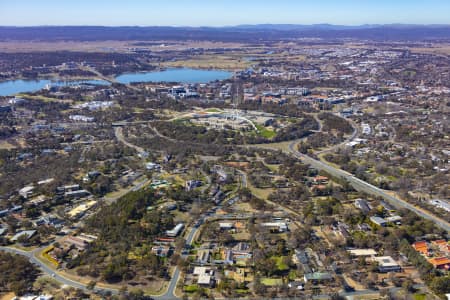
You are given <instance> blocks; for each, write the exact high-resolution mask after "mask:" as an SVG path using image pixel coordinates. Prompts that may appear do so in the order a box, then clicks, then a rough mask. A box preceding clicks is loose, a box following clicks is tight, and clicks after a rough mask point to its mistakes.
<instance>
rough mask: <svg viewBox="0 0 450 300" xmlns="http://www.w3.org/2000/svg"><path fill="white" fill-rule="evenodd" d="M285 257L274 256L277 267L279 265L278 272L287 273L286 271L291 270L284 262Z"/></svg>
mask: <svg viewBox="0 0 450 300" xmlns="http://www.w3.org/2000/svg"><path fill="white" fill-rule="evenodd" d="M284 257H285V256H272V259H273V260H274V261H275V263H276V265H277V268H278V270H280V271H286V270H289V266H288V265H286V264H285V263H284V262H283V258H284Z"/></svg>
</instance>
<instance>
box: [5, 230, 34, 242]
mask: <svg viewBox="0 0 450 300" xmlns="http://www.w3.org/2000/svg"><path fill="white" fill-rule="evenodd" d="M35 233H36V230H25V231H20V232H18V233H16V234H15V235H14V236H13V237H12V238H11V239H10V241H11V242H16V241H17V240H18V239H19V238H20V237H22V236H23V237H24V238H26V239H27V240H29V239H30V238H31V237H32V236H33V235H34V234H35Z"/></svg>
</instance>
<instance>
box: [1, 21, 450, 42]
mask: <svg viewBox="0 0 450 300" xmlns="http://www.w3.org/2000/svg"><path fill="white" fill-rule="evenodd" d="M292 38H322V39H329V40H336V39H344V38H345V39H359V40H375V41H394V40H398V41H422V40H425V41H426V40H450V25H414V24H387V25H359V26H345V25H331V24H315V25H294V24H259V25H239V26H227V27H169V26H164V27H157V26H151V27H138V26H122V27H106V26H105V27H103V26H36V27H9V26H0V41H5V40H23V41H62V40H71V41H95V40H98V41H105V40H140V41H151V40H212V41H236V42H242V41H246V42H252V41H253V42H260V41H274V40H283V39H292Z"/></svg>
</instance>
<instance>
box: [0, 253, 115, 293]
mask: <svg viewBox="0 0 450 300" xmlns="http://www.w3.org/2000/svg"><path fill="white" fill-rule="evenodd" d="M0 250H1V251H5V252H9V253H13V254H18V255H22V256H25V257H27V258H28V259H29V260H30V262H31V263H33V264H35V265H37V266H38V267H39V268H40V269H41V270H42V271H43V272H44V273H46V274H47V275H49V276H52V277H53V278H54V279H55V280H57V281H58V282H60V283H61V284H63V285H67V286H71V287H74V288H77V289H81V290H84V291H88V288H87V287H86V285H84V284H82V283H80V282H77V281H73V280H71V279H68V278H66V277H64V276H61V275H60V274H58V272H56V271H55V270H52V269H51V268H49V267H48V266H47V265H46V264H44V263H43V262H41V261H40V260H39V259H38V258H37V257H36V255H37V254H38V253H39V252H40V251H42V248H38V249H35V250H33V251H24V250H20V249H16V248H10V247H0ZM94 291H96V292H103V293H104V292H110V293H112V294H117V293H118V290H115V289H109V288H98V287H96V288H94Z"/></svg>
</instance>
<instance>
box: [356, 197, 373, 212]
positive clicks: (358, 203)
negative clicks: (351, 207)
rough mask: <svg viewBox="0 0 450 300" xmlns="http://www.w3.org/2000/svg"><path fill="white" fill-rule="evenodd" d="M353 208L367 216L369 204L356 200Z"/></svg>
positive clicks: (362, 200)
mask: <svg viewBox="0 0 450 300" xmlns="http://www.w3.org/2000/svg"><path fill="white" fill-rule="evenodd" d="M355 206H356V207H357V208H359V209H360V210H361V211H362V212H363V213H364V214H367V213H368V212H369V211H370V206H369V203H367V201H366V200H364V199H356V200H355Z"/></svg>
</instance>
